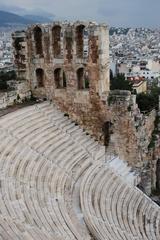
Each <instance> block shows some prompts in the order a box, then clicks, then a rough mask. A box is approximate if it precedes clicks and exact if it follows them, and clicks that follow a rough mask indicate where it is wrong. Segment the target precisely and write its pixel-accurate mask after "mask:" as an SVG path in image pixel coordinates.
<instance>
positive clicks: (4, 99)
mask: <svg viewBox="0 0 160 240" xmlns="http://www.w3.org/2000/svg"><path fill="white" fill-rule="evenodd" d="M14 87H15V90H13V91H8V92H1V93H0V109H2V108H6V107H8V106H12V105H13V104H15V103H16V102H22V101H23V100H25V99H26V98H27V99H29V98H30V97H31V91H30V89H29V86H28V83H27V82H17V81H15V84H14Z"/></svg>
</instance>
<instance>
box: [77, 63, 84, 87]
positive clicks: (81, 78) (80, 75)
mask: <svg viewBox="0 0 160 240" xmlns="http://www.w3.org/2000/svg"><path fill="white" fill-rule="evenodd" d="M77 81H78V89H79V90H81V89H84V69H83V68H79V69H78V70H77Z"/></svg>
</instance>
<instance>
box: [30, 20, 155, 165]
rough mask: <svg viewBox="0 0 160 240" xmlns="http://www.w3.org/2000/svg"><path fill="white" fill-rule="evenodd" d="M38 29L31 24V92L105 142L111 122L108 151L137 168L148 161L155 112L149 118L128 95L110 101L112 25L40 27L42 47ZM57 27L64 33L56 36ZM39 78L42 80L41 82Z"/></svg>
mask: <svg viewBox="0 0 160 240" xmlns="http://www.w3.org/2000/svg"><path fill="white" fill-rule="evenodd" d="M35 27H37V26H31V27H30V28H29V29H28V30H27V32H26V35H27V38H26V43H27V52H26V53H27V54H26V58H27V68H26V69H27V74H26V76H27V81H28V83H29V85H30V89H31V90H32V93H33V94H34V95H36V96H38V97H41V98H43V97H47V99H50V100H53V101H54V102H56V103H57V105H58V106H59V107H60V108H61V110H62V111H63V112H67V113H68V114H69V115H70V117H71V118H72V119H74V120H75V121H77V123H79V124H80V125H81V126H82V127H83V128H84V129H86V130H87V131H88V132H89V133H90V134H91V135H93V136H95V137H96V139H98V140H101V141H103V138H104V133H103V130H102V128H103V125H104V123H105V122H107V121H109V122H112V123H113V134H112V135H111V142H110V145H109V147H108V151H110V152H112V151H114V153H116V154H118V155H119V156H120V157H121V158H122V159H125V160H126V161H128V162H129V164H130V165H132V166H137V167H141V166H143V165H145V161H146V159H147V157H146V156H147V147H148V144H149V141H150V137H151V132H152V128H153V122H154V116H153V117H148V118H146V119H145V118H144V117H143V115H141V114H140V112H139V110H138V108H137V106H136V103H135V99H134V100H133V97H132V96H131V94H129V93H127V95H125V94H120V93H115V96H114V99H115V101H113V102H112V103H111V104H108V100H107V98H108V94H109V34H108V29H107V27H106V26H104V25H98V24H95V23H86V22H76V23H61V22H54V23H53V24H49V25H39V26H38V27H39V28H40V29H41V30H40V31H42V39H41V43H40V44H38V45H37V44H36V40H37V38H36V37H35V32H34V29H35ZM53 29H56V32H57V34H58V35H59V36H58V37H57V38H54V35H53V33H54V31H53ZM77 31H80V32H77ZM82 36H83V39H82ZM78 37H80V39H79V40H77V38H78ZM56 41H57V42H56ZM77 44H78V46H77ZM37 46H42V49H43V53H42V54H38V52H39V51H37V50H36V48H37ZM56 46H57V49H56V50H55V49H54V48H55V47H56ZM77 49H78V50H77ZM37 72H38V74H39V73H40V72H41V73H42V76H41V77H40V76H39V75H37ZM38 79H40V83H41V82H43V84H39V83H38V81H39V80H38ZM147 119H148V120H147Z"/></svg>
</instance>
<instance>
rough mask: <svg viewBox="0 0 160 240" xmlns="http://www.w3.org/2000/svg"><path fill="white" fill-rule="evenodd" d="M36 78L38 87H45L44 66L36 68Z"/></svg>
mask: <svg viewBox="0 0 160 240" xmlns="http://www.w3.org/2000/svg"><path fill="white" fill-rule="evenodd" d="M36 79H37V83H38V87H44V71H43V69H42V68H38V69H36Z"/></svg>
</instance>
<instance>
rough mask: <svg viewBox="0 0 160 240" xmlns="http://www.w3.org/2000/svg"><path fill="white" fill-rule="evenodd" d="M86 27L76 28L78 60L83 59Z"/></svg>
mask: <svg viewBox="0 0 160 240" xmlns="http://www.w3.org/2000/svg"><path fill="white" fill-rule="evenodd" d="M84 29H85V26H84V25H79V26H77V28H76V54H77V57H78V58H83V49H84V39H83V38H84Z"/></svg>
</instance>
